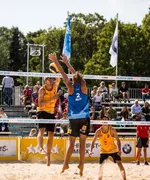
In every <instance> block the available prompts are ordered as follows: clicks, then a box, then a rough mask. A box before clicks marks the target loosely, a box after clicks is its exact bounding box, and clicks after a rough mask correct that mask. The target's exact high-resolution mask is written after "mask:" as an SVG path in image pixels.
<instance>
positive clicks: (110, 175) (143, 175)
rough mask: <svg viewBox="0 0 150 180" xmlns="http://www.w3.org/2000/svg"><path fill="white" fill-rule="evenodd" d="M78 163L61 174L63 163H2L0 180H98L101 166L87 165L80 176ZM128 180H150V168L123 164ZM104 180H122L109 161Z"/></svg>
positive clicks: (117, 170) (95, 164) (0, 163)
mask: <svg viewBox="0 0 150 180" xmlns="http://www.w3.org/2000/svg"><path fill="white" fill-rule="evenodd" d="M77 165H78V164H77V163H70V168H69V169H68V170H66V171H65V172H64V173H63V174H60V171H61V168H62V163H52V164H51V166H50V167H47V166H46V165H45V164H44V163H27V162H0V180H72V179H73V180H74V179H79V180H80V179H81V180H97V174H98V168H99V164H98V163H97V162H94V163H85V169H84V174H83V176H82V177H80V176H79V174H78V169H77ZM123 165H124V168H125V170H126V174H127V180H150V166H146V165H144V164H143V163H141V164H140V165H139V166H138V165H136V164H135V163H123ZM103 172H104V173H103V180H112V179H113V180H121V179H122V178H121V175H120V171H119V169H118V166H117V165H116V164H114V163H112V162H110V161H109V160H108V161H107V162H106V163H105V164H104V170H103Z"/></svg>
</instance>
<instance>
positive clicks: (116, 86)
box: [116, 13, 118, 87]
mask: <svg viewBox="0 0 150 180" xmlns="http://www.w3.org/2000/svg"><path fill="white" fill-rule="evenodd" d="M116 24H118V13H117V18H116ZM117 76H118V43H117V64H116V77H117ZM117 83H118V82H117V79H116V87H117Z"/></svg>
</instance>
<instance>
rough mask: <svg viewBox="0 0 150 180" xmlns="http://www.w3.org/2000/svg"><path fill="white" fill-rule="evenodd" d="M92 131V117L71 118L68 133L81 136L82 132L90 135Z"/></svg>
mask: <svg viewBox="0 0 150 180" xmlns="http://www.w3.org/2000/svg"><path fill="white" fill-rule="evenodd" d="M89 132H90V118H83V119H69V128H68V134H69V135H70V136H74V137H79V136H80V133H81V134H84V135H86V136H88V134H89Z"/></svg>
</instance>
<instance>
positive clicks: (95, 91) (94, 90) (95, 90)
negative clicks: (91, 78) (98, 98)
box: [91, 86, 97, 98]
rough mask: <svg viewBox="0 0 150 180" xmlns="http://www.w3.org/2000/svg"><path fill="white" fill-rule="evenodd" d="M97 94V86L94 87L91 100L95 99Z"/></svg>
mask: <svg viewBox="0 0 150 180" xmlns="http://www.w3.org/2000/svg"><path fill="white" fill-rule="evenodd" d="M96 93H97V86H93V90H92V91H91V98H93V97H94V96H95V95H96Z"/></svg>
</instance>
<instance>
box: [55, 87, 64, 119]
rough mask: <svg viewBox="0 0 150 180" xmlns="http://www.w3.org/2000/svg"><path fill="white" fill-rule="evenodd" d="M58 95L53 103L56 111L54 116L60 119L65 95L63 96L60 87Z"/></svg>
mask: <svg viewBox="0 0 150 180" xmlns="http://www.w3.org/2000/svg"><path fill="white" fill-rule="evenodd" d="M58 97H59V98H58V99H57V101H56V104H55V110H56V112H55V113H56V118H57V119H60V118H61V117H62V115H63V114H62V113H63V111H64V109H65V102H64V100H65V97H64V95H63V92H62V90H61V89H59V90H58Z"/></svg>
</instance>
